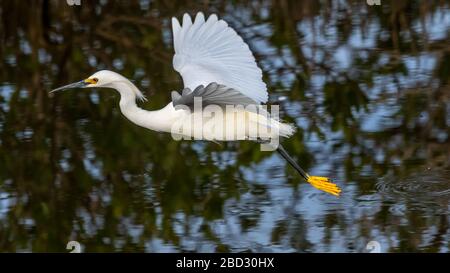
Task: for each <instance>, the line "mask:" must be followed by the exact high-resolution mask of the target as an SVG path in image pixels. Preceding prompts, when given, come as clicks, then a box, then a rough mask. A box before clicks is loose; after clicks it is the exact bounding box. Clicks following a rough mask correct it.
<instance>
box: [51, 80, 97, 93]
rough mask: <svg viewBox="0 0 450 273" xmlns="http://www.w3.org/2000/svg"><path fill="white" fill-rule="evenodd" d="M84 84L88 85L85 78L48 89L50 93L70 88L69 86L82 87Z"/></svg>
mask: <svg viewBox="0 0 450 273" xmlns="http://www.w3.org/2000/svg"><path fill="white" fill-rule="evenodd" d="M86 85H89V83H88V82H86V81H85V80H82V81H79V82H74V83H71V84H68V85H64V86H61V87H59V88H56V89H53V90H52V91H50V93H53V92H56V91H62V90H66V89H70V88H83V87H85V86H86Z"/></svg>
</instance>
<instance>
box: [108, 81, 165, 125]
mask: <svg viewBox="0 0 450 273" xmlns="http://www.w3.org/2000/svg"><path fill="white" fill-rule="evenodd" d="M112 87H113V88H114V89H116V90H117V91H118V92H119V93H120V103H119V106H120V111H121V112H122V114H123V115H124V116H125V117H126V118H127V119H129V120H130V121H131V122H133V123H135V124H136V125H139V126H142V127H145V128H148V129H152V130H155V131H167V128H166V127H167V125H168V121H167V119H168V118H169V117H168V116H167V114H166V113H164V112H165V111H163V110H165V109H166V108H167V107H166V108H163V109H161V110H157V111H147V110H144V109H141V108H139V107H138V106H137V104H136V93H135V92H134V90H133V89H134V88H136V86H134V84H133V83H131V82H124V81H120V82H115V83H114V85H113V86H112ZM136 89H137V88H136Z"/></svg>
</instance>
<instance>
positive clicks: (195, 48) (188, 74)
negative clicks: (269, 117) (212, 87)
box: [172, 12, 267, 104]
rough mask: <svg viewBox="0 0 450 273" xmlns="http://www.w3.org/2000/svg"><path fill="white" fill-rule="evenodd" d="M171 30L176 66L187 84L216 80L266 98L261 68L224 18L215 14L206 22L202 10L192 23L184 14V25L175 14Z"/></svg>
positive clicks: (258, 98)
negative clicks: (220, 18)
mask: <svg viewBox="0 0 450 273" xmlns="http://www.w3.org/2000/svg"><path fill="white" fill-rule="evenodd" d="M172 31H173V41H174V48H175V55H174V57H173V67H174V68H175V70H176V71H178V72H179V73H180V74H181V76H182V78H183V83H184V87H185V88H189V89H190V90H195V89H196V88H197V87H198V86H200V85H203V86H208V85H209V84H210V83H213V82H215V83H217V84H220V85H224V86H226V87H228V88H229V89H231V90H234V91H237V92H239V93H241V94H242V95H244V96H246V97H248V98H250V99H252V100H253V101H255V102H256V103H258V104H259V103H265V102H267V88H266V84H265V83H264V82H263V81H262V72H261V69H260V68H259V67H258V66H257V64H256V61H255V58H254V57H253V54H252V52H251V51H250V49H249V47H248V45H247V44H246V43H245V42H244V41H243V40H242V38H241V37H240V36H239V35H238V34H237V33H236V31H234V30H233V29H232V28H231V27H229V26H228V24H227V23H226V22H225V21H223V20H218V18H217V16H216V15H215V14H213V15H211V16H209V18H208V20H207V21H206V22H205V17H204V16H203V13H201V12H199V13H197V16H196V17H195V21H194V23H192V21H191V17H190V16H189V15H188V14H184V16H183V24H182V26H180V23H179V22H178V20H177V19H176V18H172Z"/></svg>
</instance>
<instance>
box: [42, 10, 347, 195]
mask: <svg viewBox="0 0 450 273" xmlns="http://www.w3.org/2000/svg"><path fill="white" fill-rule="evenodd" d="M172 31H173V43H174V49H175V55H174V57H173V67H174V68H175V70H176V71H178V72H179V73H180V74H181V77H182V79H183V84H184V89H183V90H182V93H181V94H179V93H178V92H176V91H172V101H171V102H170V103H169V104H167V105H166V106H165V107H164V108H162V109H160V110H156V111H147V110H144V109H141V108H139V107H138V106H137V105H136V99H140V100H146V99H145V96H144V95H143V94H142V92H141V91H140V90H139V89H138V88H137V87H136V86H135V85H134V84H133V83H132V82H130V81H129V80H128V79H126V78H125V77H123V76H122V75H120V74H118V73H115V72H112V71H108V70H102V71H98V72H96V73H94V74H93V75H91V76H90V77H88V78H87V79H85V80H82V81H80V82H76V83H72V84H69V85H66V86H63V87H60V88H57V89H55V90H53V91H51V92H56V91H60V90H65V89H69V88H89V87H106V88H112V89H115V90H117V91H118V92H119V93H120V103H119V106H120V110H121V112H122V113H123V115H124V116H125V117H126V118H128V119H129V120H130V121H132V122H133V123H135V124H137V125H139V126H142V127H145V128H148V129H151V130H155V131H160V132H168V133H172V134H173V135H181V136H184V137H186V136H188V137H192V136H195V135H196V133H198V132H197V131H198V130H197V129H198V128H201V132H200V137H202V136H203V137H204V138H205V139H207V140H211V141H233V140H244V139H246V140H254V141H263V142H265V143H267V142H268V141H271V140H272V139H275V138H276V139H278V137H290V136H291V135H292V134H293V133H294V131H295V129H294V127H293V126H292V125H290V124H287V123H283V122H281V121H279V120H278V119H276V118H274V117H273V115H267V114H266V112H265V111H258V109H260V108H259V107H260V106H261V104H264V103H266V102H267V99H268V95H267V88H266V85H265V83H264V82H263V81H262V71H261V69H260V68H259V67H258V66H257V64H256V61H255V58H254V57H253V54H252V52H251V51H250V49H249V47H248V45H247V44H246V43H245V42H244V41H243V40H242V38H241V37H240V36H239V35H238V34H237V33H236V31H235V30H233V29H232V28H231V27H229V26H228V24H227V23H226V22H225V21H224V20H219V19H218V18H217V16H216V15H215V14H213V15H211V16H209V17H208V19H207V20H205V17H204V15H203V13H201V12H199V13H197V15H196V17H195V20H194V22H192V20H191V17H190V16H189V15H188V14H184V16H183V21H182V25H180V23H179V22H178V20H177V19H176V18H172ZM198 99H200V102H201V103H202V105H201V107H200V108H196V102H197V100H198ZM183 106H184V107H183ZM209 106H217V107H218V108H214V109H215V110H214V111H213V110H211V109H210V108H208V107H209ZM225 106H226V107H225ZM228 106H245V108H244V107H241V108H239V107H237V108H235V109H233V110H232V111H231V110H229V109H228ZM251 106H255V107H254V108H251ZM256 106H257V107H256ZM225 108H226V109H225ZM207 109H208V110H207ZM217 109H219V110H221V109H222V110H223V109H225V110H224V112H223V113H222V115H218V114H217V113H218V112H217ZM236 109H237V110H236ZM199 112H201V114H202V115H201V117H202V118H201V119H200V124H199V123H196V122H195V121H198V120H196V119H195V118H194V116H196V114H198V113H199ZM212 112H214V115H205V113H207V114H211V113H212ZM205 117H206V118H205ZM230 123H233V124H232V126H231V128H232V133H231V134H230V133H229V132H227V133H224V131H226V130H224V128H225V127H226V128H227V129H229V128H230V127H227V126H228V125H230ZM176 124H178V127H177V126H175V125H176ZM242 124H244V125H245V126H239V125H242ZM207 125H208V126H207ZM174 127H177V128H176V129H174ZM186 128H187V129H186ZM255 128H256V129H255ZM263 129H264V130H263ZM197 139H198V138H197ZM275 146H276V147H275V148H276V149H277V151H278V152H279V153H280V155H281V156H282V157H283V158H284V159H286V160H287V161H288V162H289V163H290V164H291V165H292V166H293V167H294V168H295V169H296V170H297V171H298V172H299V174H300V175H301V176H302V177H303V178H304V179H305V180H306V181H307V182H309V183H310V184H311V185H312V186H314V187H316V188H318V189H320V190H323V191H325V192H328V193H331V194H333V195H336V196H339V194H340V192H341V190H340V189H339V187H338V186H337V185H335V184H334V183H332V182H331V181H330V180H329V179H328V178H326V177H318V176H310V175H308V174H307V173H306V172H305V171H304V170H303V169H302V168H300V166H299V165H298V164H297V163H296V162H295V160H294V159H293V158H292V157H290V156H289V155H288V153H287V152H286V150H285V149H284V148H283V147H282V146H281V145H279V144H278V143H276V145H275Z"/></svg>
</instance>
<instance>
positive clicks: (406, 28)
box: [0, 0, 450, 252]
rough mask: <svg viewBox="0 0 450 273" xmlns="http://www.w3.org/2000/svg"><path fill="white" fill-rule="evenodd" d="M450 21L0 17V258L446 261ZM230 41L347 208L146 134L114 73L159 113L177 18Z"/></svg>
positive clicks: (159, 10)
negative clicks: (241, 255)
mask: <svg viewBox="0 0 450 273" xmlns="http://www.w3.org/2000/svg"><path fill="white" fill-rule="evenodd" d="M449 8H450V5H449V3H448V2H446V1H382V5H381V6H368V5H366V3H365V1H350V0H349V1H312V0H311V1H273V2H271V1H230V2H228V1H227V2H223V3H222V2H217V1H210V2H208V3H205V4H198V3H196V1H183V3H182V2H180V1H82V5H81V7H70V6H68V5H66V3H65V1H56V0H53V1H52V0H49V1H44V0H42V1H31V2H30V1H12V0H5V1H1V2H0V19H1V20H0V38H1V43H0V58H1V59H2V61H1V62H0V251H3V252H29V251H33V252H45V251H56V252H65V251H66V250H65V247H66V244H67V242H68V241H70V240H77V241H79V242H80V243H81V244H82V246H83V251H87V252H102V251H126V252H144V251H145V252H180V251H206V252H248V251H250V252H366V251H367V250H366V245H367V243H368V242H369V241H378V242H379V243H380V245H381V251H383V252H412V251H414V252H415V251H420V252H448V251H449V247H450V244H449V242H450V229H449V224H450V221H449V216H450V215H449V204H450V203H449V200H450V141H449V134H450V129H449V128H450V127H449V125H450V100H449V98H450V86H449V80H450V51H449V44H450V43H449V42H450V36H449V34H450V31H449V30H450V10H449ZM199 10H202V11H204V12H205V13H206V14H211V13H217V14H219V15H220V17H222V18H224V19H225V20H227V22H229V24H230V25H231V26H233V27H235V28H236V30H237V31H238V32H239V33H240V35H241V36H242V37H243V38H244V40H245V41H247V42H248V44H249V45H250V47H251V48H252V50H253V52H254V54H255V56H256V58H257V61H258V64H259V65H260V67H261V68H262V70H263V71H264V80H265V81H266V83H267V84H268V87H269V92H270V102H271V103H272V104H279V105H280V107H281V110H282V118H283V119H284V120H286V121H289V122H293V123H296V125H297V126H298V127H299V130H298V132H297V133H296V134H295V136H294V137H292V138H291V139H287V140H285V141H284V142H283V145H284V146H285V147H286V149H287V150H289V151H290V152H291V154H293V155H294V157H295V159H296V160H298V162H300V163H301V166H303V167H304V168H305V169H308V170H309V172H310V173H312V174H315V175H321V176H330V177H332V178H333V179H334V181H335V182H336V183H337V184H339V185H340V186H341V187H342V189H343V195H342V196H341V197H340V198H335V197H334V196H332V195H328V194H326V193H323V192H320V191H317V190H316V189H314V188H312V187H311V186H310V185H308V184H306V183H305V182H303V181H302V180H301V179H300V177H299V175H298V174H296V173H295V171H294V170H293V169H292V168H291V167H290V166H288V165H286V163H285V162H284V161H283V160H282V159H281V158H280V157H279V156H278V155H277V154H276V153H270V152H261V151H260V150H259V146H258V145H257V144H253V143H248V142H240V143H227V144H224V145H221V146H219V145H217V144H215V143H206V142H186V141H185V142H178V141H174V140H172V138H171V137H170V135H167V134H160V133H156V132H152V131H149V130H146V129H143V128H139V127H137V126H136V125H134V124H132V123H131V122H129V121H127V120H126V119H125V118H124V117H123V116H122V115H121V113H120V111H119V107H118V99H119V96H118V94H117V93H116V92H114V91H112V90H106V89H104V90H103V89H94V90H89V91H88V90H72V91H68V92H65V93H61V94H58V96H54V97H49V96H48V94H47V93H48V91H49V90H51V89H52V88H54V87H56V86H60V85H62V84H66V83H69V82H74V81H78V80H80V79H84V78H86V77H87V76H88V75H90V74H91V73H93V72H95V71H97V70H100V69H110V70H115V71H117V72H119V73H121V74H123V75H125V76H126V77H128V78H130V79H132V80H133V82H134V83H135V84H136V85H137V86H138V87H139V88H140V89H141V90H142V91H143V92H144V93H145V95H146V96H147V97H148V98H149V101H148V102H146V103H142V104H141V107H143V108H146V109H157V108H161V107H162V106H164V105H165V104H167V103H168V102H169V100H170V91H172V90H181V88H182V82H181V79H180V77H179V75H178V74H177V73H176V72H175V71H174V70H173V68H172V60H171V58H172V55H173V48H172V40H171V39H172V36H171V27H170V18H171V17H172V16H177V17H178V18H180V17H181V16H182V14H183V13H184V12H190V13H191V14H194V13H195V12H197V11H199Z"/></svg>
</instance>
